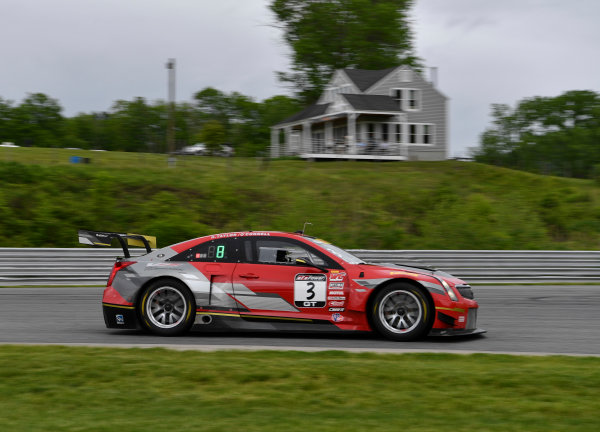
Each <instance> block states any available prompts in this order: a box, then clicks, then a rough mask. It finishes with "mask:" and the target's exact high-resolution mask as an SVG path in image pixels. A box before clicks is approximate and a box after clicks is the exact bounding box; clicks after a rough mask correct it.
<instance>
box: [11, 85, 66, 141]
mask: <svg viewBox="0 0 600 432" xmlns="http://www.w3.org/2000/svg"><path fill="white" fill-rule="evenodd" d="M61 111H62V108H61V106H60V105H59V104H58V101H57V100H56V99H52V98H51V97H49V96H47V95H45V94H43V93H31V94H29V96H27V97H26V98H25V99H24V100H23V102H22V103H21V104H20V105H19V106H18V107H16V108H15V109H14V110H12V122H13V127H12V131H13V134H14V136H15V142H16V143H18V144H19V145H32V146H36V147H60V146H61V138H62V137H63V132H64V131H63V126H64V118H63V117H62V115H61Z"/></svg>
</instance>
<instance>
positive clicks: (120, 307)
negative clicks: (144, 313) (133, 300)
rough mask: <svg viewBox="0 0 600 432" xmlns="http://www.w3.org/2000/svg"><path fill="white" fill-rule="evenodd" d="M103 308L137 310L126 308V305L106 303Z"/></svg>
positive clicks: (130, 307)
mask: <svg viewBox="0 0 600 432" xmlns="http://www.w3.org/2000/svg"><path fill="white" fill-rule="evenodd" d="M102 306H106V307H112V308H117V309H135V306H124V305H118V304H111V303H104V302H103V303H102Z"/></svg>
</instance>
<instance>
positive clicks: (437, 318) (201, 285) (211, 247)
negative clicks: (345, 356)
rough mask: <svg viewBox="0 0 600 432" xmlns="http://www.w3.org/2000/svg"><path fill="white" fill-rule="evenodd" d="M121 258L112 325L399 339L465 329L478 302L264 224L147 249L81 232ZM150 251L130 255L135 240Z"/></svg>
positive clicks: (424, 276) (462, 291)
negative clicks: (118, 249) (114, 244)
mask: <svg viewBox="0 0 600 432" xmlns="http://www.w3.org/2000/svg"><path fill="white" fill-rule="evenodd" d="M115 238H116V239H117V240H118V241H119V242H120V244H121V246H122V247H123V251H124V254H125V256H124V257H122V258H117V260H116V262H115V264H114V266H113V269H112V272H111V274H110V277H109V279H108V282H107V286H106V289H105V290H104V295H103V298H102V307H103V311H104V320H105V322H106V326H107V327H109V328H127V329H131V328H140V327H142V328H145V329H147V330H150V331H151V332H153V333H155V334H158V335H164V336H171V335H178V334H182V333H184V332H186V331H188V330H189V329H190V328H191V327H192V326H194V325H196V326H198V327H203V328H205V329H208V328H220V329H231V330H242V329H253V330H257V329H263V330H303V331H306V330H328V331H331V330H355V331H376V332H378V333H379V334H381V335H383V336H385V337H387V338H389V339H392V340H396V341H408V340H414V339H418V338H421V337H424V336H426V335H469V334H478V333H482V332H484V330H481V329H478V328H477V326H476V321H477V309H478V304H477V302H476V301H475V300H473V291H472V290H471V287H470V286H469V285H467V284H466V283H465V282H463V281H462V280H460V279H457V278H455V277H453V276H451V275H449V274H447V273H444V272H441V271H437V270H434V269H429V268H417V267H410V266H404V265H401V264H399V265H397V264H389V265H387V264H384V265H375V264H369V263H366V262H364V261H362V260H361V259H359V258H357V257H356V256H354V255H352V254H350V253H348V252H347V251H345V250H343V249H341V248H339V247H337V246H334V245H332V244H330V243H327V242H326V241H323V240H320V239H317V238H313V237H309V236H306V235H303V234H302V233H284V232H269V231H260V232H255V231H247V232H232V233H224V234H215V235H209V236H206V237H200V238H196V239H193V240H188V241H185V242H183V243H178V244H175V245H171V246H167V247H165V248H162V249H157V250H154V251H153V250H152V249H151V244H150V242H149V241H148V240H147V237H144V236H138V235H129V234H119V233H108V232H97V231H84V230H81V231H79V239H80V242H82V243H86V244H91V245H97V246H98V245H101V246H110V244H111V241H112V239H115ZM132 241H133V242H138V243H140V242H141V244H144V245H145V247H146V251H147V254H145V255H143V256H138V257H135V258H132V257H131V256H130V253H129V249H128V246H129V245H130V244H131V242H132Z"/></svg>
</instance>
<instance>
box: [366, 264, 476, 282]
mask: <svg viewBox="0 0 600 432" xmlns="http://www.w3.org/2000/svg"><path fill="white" fill-rule="evenodd" d="M361 268H364V270H365V274H366V275H370V276H368V277H372V276H374V277H381V276H384V275H385V276H388V277H389V276H398V274H395V273H396V272H407V273H416V274H420V275H426V276H433V277H436V278H443V279H445V280H446V281H448V282H451V283H452V284H464V283H465V282H464V281H463V280H462V279H459V278H457V277H456V276H453V275H451V274H449V273H446V272H444V271H442V270H437V269H434V268H432V267H426V266H422V265H407V264H400V263H396V264H394V263H377V264H373V263H367V264H361Z"/></svg>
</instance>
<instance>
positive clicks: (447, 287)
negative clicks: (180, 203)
mask: <svg viewBox="0 0 600 432" xmlns="http://www.w3.org/2000/svg"><path fill="white" fill-rule="evenodd" d="M440 282H441V283H442V285H443V286H444V289H445V290H446V294H448V297H450V300H452V301H458V297H456V294H455V292H454V290H453V289H452V288H451V287H450V285H448V282H446V281H445V280H444V279H440Z"/></svg>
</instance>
